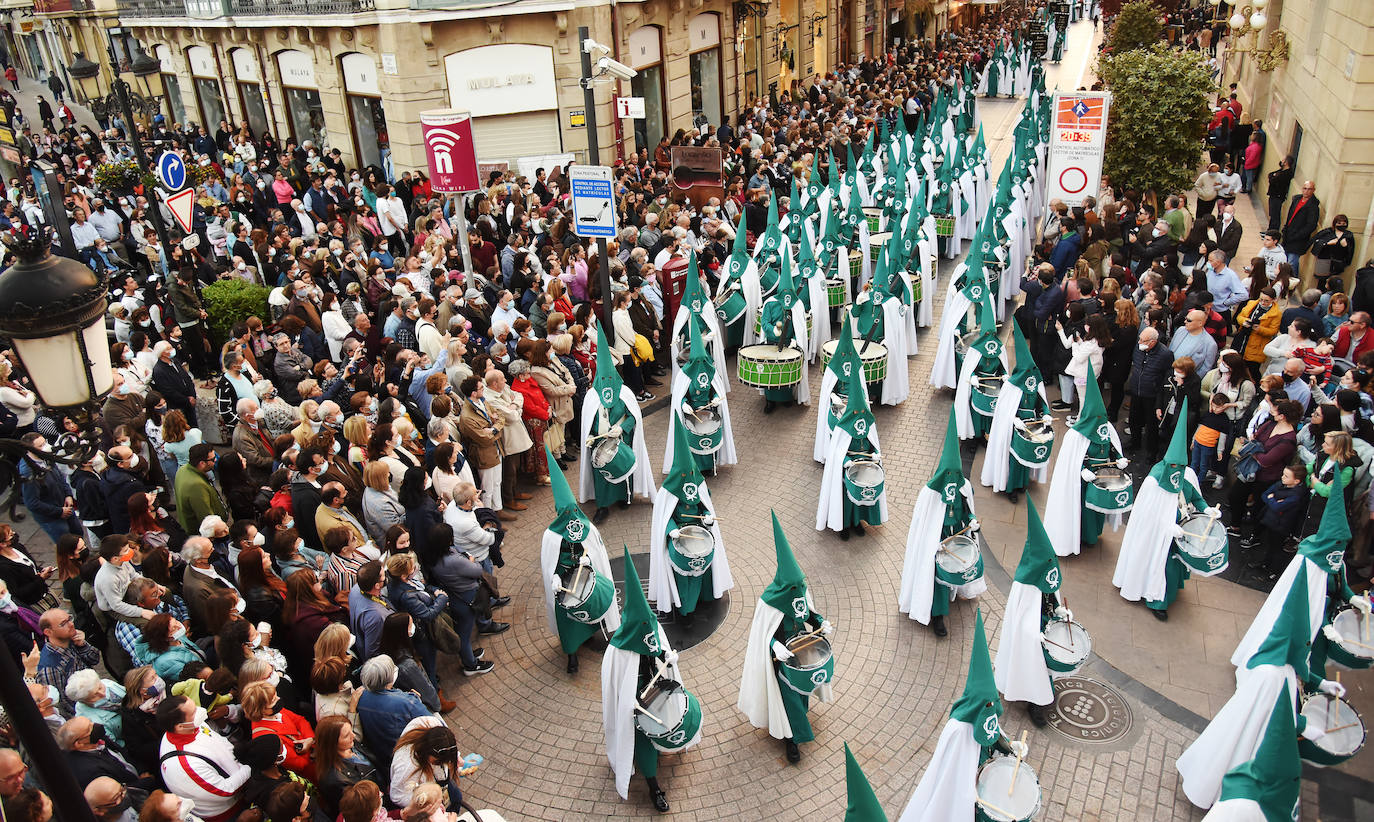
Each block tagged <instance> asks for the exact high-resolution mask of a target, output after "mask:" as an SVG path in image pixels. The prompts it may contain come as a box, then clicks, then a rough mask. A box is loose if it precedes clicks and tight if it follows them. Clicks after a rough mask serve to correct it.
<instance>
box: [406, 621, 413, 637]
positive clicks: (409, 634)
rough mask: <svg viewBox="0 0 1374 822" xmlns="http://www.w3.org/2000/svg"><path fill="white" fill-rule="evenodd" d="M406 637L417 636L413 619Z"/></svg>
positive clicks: (407, 629) (407, 628)
mask: <svg viewBox="0 0 1374 822" xmlns="http://www.w3.org/2000/svg"><path fill="white" fill-rule="evenodd" d="M406 635H407V636H415V620H413V619H412V620H411V621H410V623H409V624H408V625H406Z"/></svg>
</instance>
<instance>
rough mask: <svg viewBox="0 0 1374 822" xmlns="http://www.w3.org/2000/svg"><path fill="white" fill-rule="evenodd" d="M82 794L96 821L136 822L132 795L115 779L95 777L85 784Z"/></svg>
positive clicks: (135, 810) (136, 810) (136, 815)
mask: <svg viewBox="0 0 1374 822" xmlns="http://www.w3.org/2000/svg"><path fill="white" fill-rule="evenodd" d="M84 796H85V799H86V804H88V805H90V806H91V813H92V814H93V815H94V816H95V818H96V819H97V820H98V822H138V809H137V808H135V807H134V801H133V796H132V795H131V794H130V793H129V792H128V790H127V789H126V788H125V787H124V785H122V784H120V782H119V781H118V780H117V779H113V778H111V777H108V776H98V777H96V778H95V779H93V780H92V781H91V782H90V784H88V785H86V788H85V791H84Z"/></svg>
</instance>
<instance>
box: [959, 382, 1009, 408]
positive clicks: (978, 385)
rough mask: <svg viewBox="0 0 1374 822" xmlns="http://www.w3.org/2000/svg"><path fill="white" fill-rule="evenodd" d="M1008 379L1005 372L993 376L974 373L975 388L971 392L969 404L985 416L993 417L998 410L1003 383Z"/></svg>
mask: <svg viewBox="0 0 1374 822" xmlns="http://www.w3.org/2000/svg"><path fill="white" fill-rule="evenodd" d="M1004 381H1006V375H1005V374H995V375H992V376H979V375H977V374H974V375H973V386H972V388H973V390H972V391H970V392H969V395H968V399H969V405H970V406H971V407H972V408H973V410H974V411H975V412H977V413H978V414H980V415H982V416H984V417H991V416H992V414H993V412H994V411H996V410H997V395H998V393H1000V392H1001V390H1002V383H1003V382H1004Z"/></svg>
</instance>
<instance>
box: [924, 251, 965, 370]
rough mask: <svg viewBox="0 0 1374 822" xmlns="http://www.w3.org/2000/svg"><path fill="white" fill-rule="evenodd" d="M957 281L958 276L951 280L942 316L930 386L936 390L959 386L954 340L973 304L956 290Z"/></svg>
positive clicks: (960, 291)
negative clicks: (955, 364) (955, 369)
mask: <svg viewBox="0 0 1374 822" xmlns="http://www.w3.org/2000/svg"><path fill="white" fill-rule="evenodd" d="M957 281H958V278H957V276H956V277H951V278H950V280H949V290H948V291H946V292H945V310H944V313H942V314H941V315H940V332H939V336H938V337H937V338H936V346H935V364H934V365H932V366H931V368H930V384H931V385H933V386H934V387H936V388H955V387H957V386H958V374H956V373H955V371H954V338H955V337H957V336H959V323H960V321H962V320H963V319H964V315H965V314H967V313H968V310H969V307H970V306H971V305H973V304H972V303H971V302H969V299H968V297H967V296H966V295H965V294H964V292H963V291H962V290H961V289H959V288H955V286H954V283H955V282H957Z"/></svg>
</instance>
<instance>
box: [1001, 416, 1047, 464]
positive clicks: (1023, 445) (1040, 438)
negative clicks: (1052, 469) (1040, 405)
mask: <svg viewBox="0 0 1374 822" xmlns="http://www.w3.org/2000/svg"><path fill="white" fill-rule="evenodd" d="M1053 450H1054V424H1053V423H1049V422H1046V421H1045V420H1043V419H1034V420H1022V419H1021V418H1020V417H1017V418H1016V419H1014V420H1012V424H1011V456H1012V458H1013V459H1015V460H1016V461H1017V462H1019V463H1021V464H1022V465H1024V466H1026V467H1027V468H1039V467H1041V466H1043V465H1045V464H1046V463H1048V462H1049V461H1050V452H1051V451H1053Z"/></svg>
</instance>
